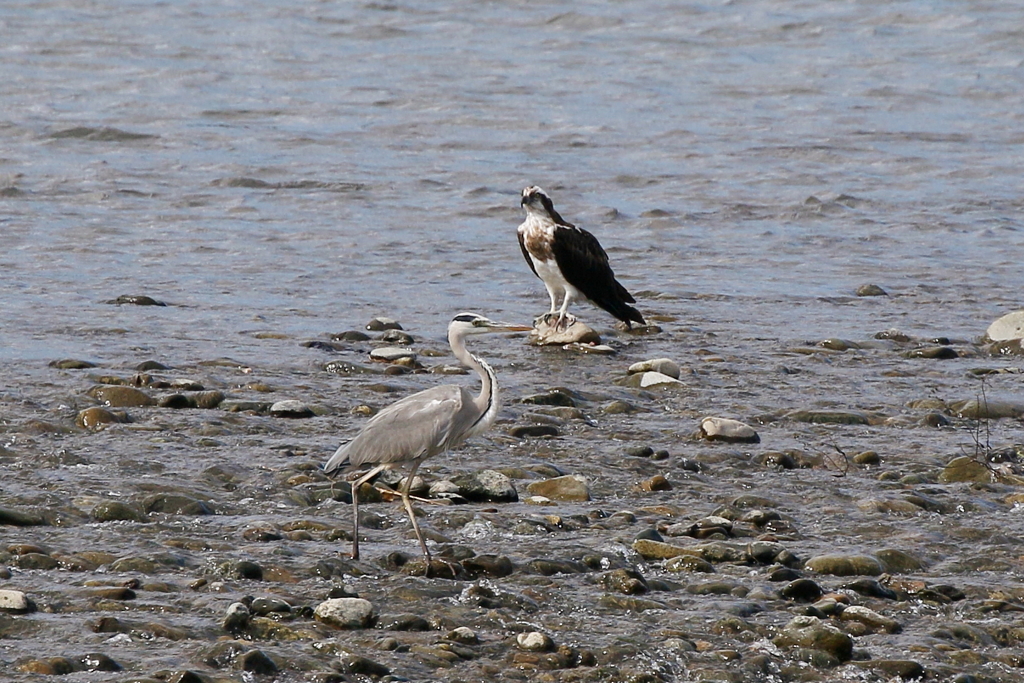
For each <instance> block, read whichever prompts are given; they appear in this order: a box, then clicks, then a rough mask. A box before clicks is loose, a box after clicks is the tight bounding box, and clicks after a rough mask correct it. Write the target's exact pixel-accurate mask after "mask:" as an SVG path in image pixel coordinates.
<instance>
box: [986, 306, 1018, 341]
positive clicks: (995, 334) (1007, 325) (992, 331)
mask: <svg viewBox="0 0 1024 683" xmlns="http://www.w3.org/2000/svg"><path fill="white" fill-rule="evenodd" d="M985 334H986V336H987V337H988V338H989V339H991V340H992V341H997V342H998V341H1010V340H1011V339H1024V311H1013V312H1012V313H1007V314H1006V315H1004V316H1003V317H1001V318H998V319H996V320H995V321H994V322H993V323H992V324H991V325H989V326H988V330H987V331H986V332H985Z"/></svg>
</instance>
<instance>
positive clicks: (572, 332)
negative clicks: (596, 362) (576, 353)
mask: <svg viewBox="0 0 1024 683" xmlns="http://www.w3.org/2000/svg"><path fill="white" fill-rule="evenodd" d="M555 322H556V321H555V316H551V317H550V319H547V318H546V317H544V316H542V317H540V318H538V319H537V320H536V322H534V328H533V329H532V330H531V331H530V335H529V341H530V343H531V344H535V345H537V346H563V345H565V344H600V343H601V335H599V334H598V333H597V332H596V331H595V330H594V329H593V328H591V327H589V326H588V325H587V324H586V323H584V322H582V321H580V320H576V321H574V322H573V323H572V324H570V325H568V326H567V327H566V328H565V329H558V328H557V327H556V326H555Z"/></svg>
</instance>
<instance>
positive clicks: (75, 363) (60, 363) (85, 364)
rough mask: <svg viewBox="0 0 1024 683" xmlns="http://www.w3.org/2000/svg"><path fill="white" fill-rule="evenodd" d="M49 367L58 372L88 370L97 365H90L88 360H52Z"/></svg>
mask: <svg viewBox="0 0 1024 683" xmlns="http://www.w3.org/2000/svg"><path fill="white" fill-rule="evenodd" d="M47 365H49V366H50V367H51V368H57V369H58V370H87V369H89V368H94V367H96V364H95V363H90V362H89V361H87V360H75V359H73V358H66V359H64V360H51V361H50V362H49V363H47Z"/></svg>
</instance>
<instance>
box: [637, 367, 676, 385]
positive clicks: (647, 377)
mask: <svg viewBox="0 0 1024 683" xmlns="http://www.w3.org/2000/svg"><path fill="white" fill-rule="evenodd" d="M670 384H682V382H680V381H679V380H677V379H676V378H675V377H669V376H668V375H666V374H663V373H661V372H653V371H652V372H645V373H644V374H642V375H640V388H641V389H646V388H647V387H661V386H668V385H670Z"/></svg>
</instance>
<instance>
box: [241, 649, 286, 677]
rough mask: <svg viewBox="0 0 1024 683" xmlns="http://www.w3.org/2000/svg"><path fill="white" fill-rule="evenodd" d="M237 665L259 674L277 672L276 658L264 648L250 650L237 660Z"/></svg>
mask: <svg viewBox="0 0 1024 683" xmlns="http://www.w3.org/2000/svg"><path fill="white" fill-rule="evenodd" d="M236 665H237V666H238V668H239V669H241V670H242V671H248V672H250V673H253V674H257V675H264V676H269V675H273V674H275V673H277V665H276V664H274V660H272V659H271V658H270V657H268V656H267V655H266V653H264V652H263V651H262V650H249V651H248V652H246V653H244V654H242V655H241V656H240V657H238V659H237V660H236Z"/></svg>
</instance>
